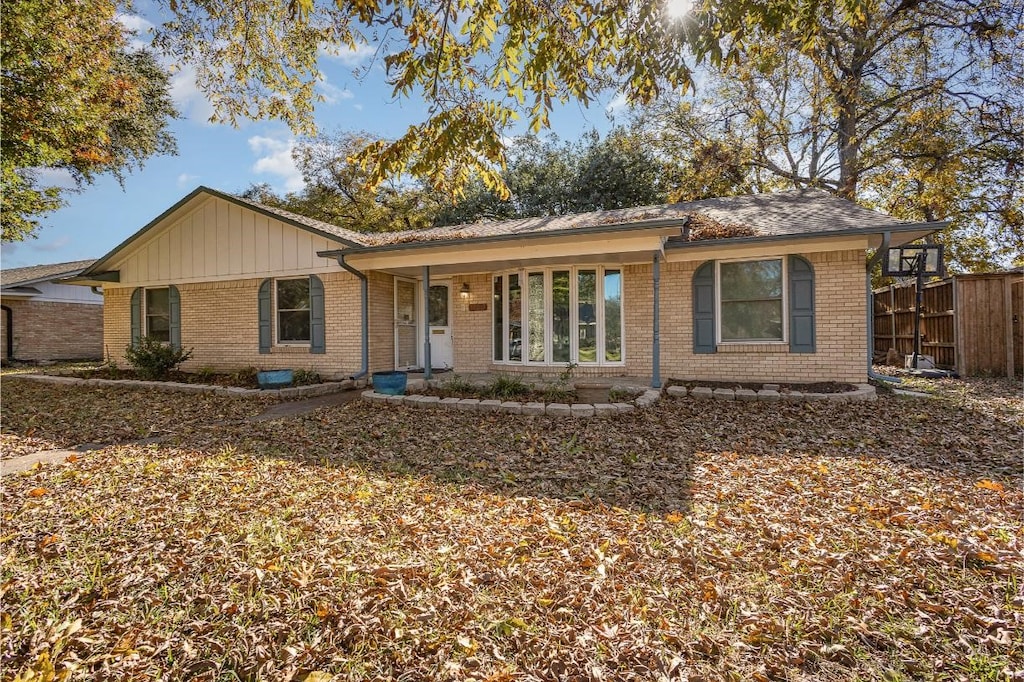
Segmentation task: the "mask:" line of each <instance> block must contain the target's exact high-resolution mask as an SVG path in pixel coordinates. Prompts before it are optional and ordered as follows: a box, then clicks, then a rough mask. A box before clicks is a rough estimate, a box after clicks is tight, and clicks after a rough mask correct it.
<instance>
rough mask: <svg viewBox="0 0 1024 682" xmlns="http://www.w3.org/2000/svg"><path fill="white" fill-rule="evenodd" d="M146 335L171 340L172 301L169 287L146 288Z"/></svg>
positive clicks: (166, 341)
mask: <svg viewBox="0 0 1024 682" xmlns="http://www.w3.org/2000/svg"><path fill="white" fill-rule="evenodd" d="M145 336H148V337H149V338H151V339H154V340H156V341H162V342H163V343H170V341H171V301H170V290H169V289H168V288H167V287H163V288H160V289H146V331H145Z"/></svg>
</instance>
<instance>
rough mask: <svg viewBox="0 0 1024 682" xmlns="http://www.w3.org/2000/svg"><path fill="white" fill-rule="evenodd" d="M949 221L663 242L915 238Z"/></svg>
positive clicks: (682, 245)
mask: <svg viewBox="0 0 1024 682" xmlns="http://www.w3.org/2000/svg"><path fill="white" fill-rule="evenodd" d="M949 224H950V222H949V221H948V220H947V221H942V222H937V223H894V224H892V225H882V226H879V227H871V228H867V229H865V228H854V229H849V230H819V231H817V232H801V233H798V234H769V235H756V236H753V237H727V238H724V239H698V240H696V241H689V242H672V241H670V242H668V243H666V244H665V249H666V250H673V251H674V250H677V249H694V250H699V249H709V248H717V247H721V246H731V245H742V244H757V243H762V242H777V241H786V240H789V241H800V240H804V239H821V238H828V237H835V238H849V237H860V236H863V237H874V236H881V235H883V234H885V233H886V232H889V233H894V232H895V233H900V232H920V233H921V234H919V235H917V237H915V238H920V237H922V236H925V235H928V234H932V233H933V232H938V231H940V230H944V229H945V228H946V227H948V226H949Z"/></svg>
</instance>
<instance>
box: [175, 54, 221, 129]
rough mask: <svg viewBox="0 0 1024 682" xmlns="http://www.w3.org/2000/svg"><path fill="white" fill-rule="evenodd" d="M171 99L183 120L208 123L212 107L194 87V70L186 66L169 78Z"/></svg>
mask: <svg viewBox="0 0 1024 682" xmlns="http://www.w3.org/2000/svg"><path fill="white" fill-rule="evenodd" d="M171 99H173V100H174V104H175V106H177V107H178V111H180V112H181V113H182V115H183V116H184V117H185V118H189V119H193V120H201V121H203V122H208V121H209V120H210V117H211V116H213V105H212V104H210V101H209V100H208V99H206V95H204V94H203V93H202V92H201V91H200V90H199V86H198V85H196V68H195V67H194V66H186V67H185V68H183V69H180V70H178V71H177V73H175V74H174V75H173V76H172V77H171Z"/></svg>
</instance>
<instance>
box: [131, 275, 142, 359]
mask: <svg viewBox="0 0 1024 682" xmlns="http://www.w3.org/2000/svg"><path fill="white" fill-rule="evenodd" d="M131 308H132V348H135V347H136V346H138V345H139V340H140V339H141V338H142V289H135V291H133V292H132V302H131Z"/></svg>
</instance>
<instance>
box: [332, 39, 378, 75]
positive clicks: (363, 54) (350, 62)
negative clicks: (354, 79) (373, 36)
mask: <svg viewBox="0 0 1024 682" xmlns="http://www.w3.org/2000/svg"><path fill="white" fill-rule="evenodd" d="M376 52H377V49H376V48H374V47H372V46H371V45H367V44H365V43H363V44H362V45H357V46H356V47H355V48H354V49H353V48H349V47H338V46H336V45H330V46H328V45H322V46H321V48H320V53H321V54H323V55H325V56H327V57H330V58H331V59H336V60H338V61H339V62H341V63H342V64H344V65H345V66H347V67H349V68H353V69H354V68H355V67H357V66H360V65H362V64H363V63H364V62H366V61H368V60H369V59H370V58H371V57H373V55H374V54H375V53H376Z"/></svg>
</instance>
